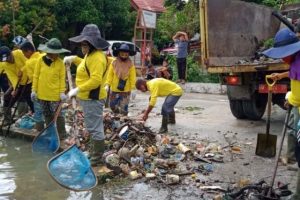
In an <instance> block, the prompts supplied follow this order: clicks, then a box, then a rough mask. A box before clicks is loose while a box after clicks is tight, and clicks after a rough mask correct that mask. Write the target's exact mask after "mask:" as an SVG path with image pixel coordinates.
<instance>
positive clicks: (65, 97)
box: [60, 93, 68, 101]
mask: <svg viewBox="0 0 300 200" xmlns="http://www.w3.org/2000/svg"><path fill="white" fill-rule="evenodd" d="M67 98H68V97H67V95H66V94H65V93H60V100H61V101H66V100H67Z"/></svg>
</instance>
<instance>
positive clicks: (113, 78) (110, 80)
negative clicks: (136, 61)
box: [105, 63, 136, 92]
mask: <svg viewBox="0 0 300 200" xmlns="http://www.w3.org/2000/svg"><path fill="white" fill-rule="evenodd" d="M119 80H120V79H119V77H118V76H117V74H116V73H115V70H114V68H113V63H111V64H110V66H109V69H108V74H107V80H106V83H105V84H107V85H109V86H110V89H111V91H113V92H130V91H131V90H132V89H134V88H135V82H136V71H135V66H134V65H132V66H131V67H130V68H129V73H128V76H127V77H125V80H126V84H125V87H124V90H123V91H121V90H119V89H118V84H119Z"/></svg>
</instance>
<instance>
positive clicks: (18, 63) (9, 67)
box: [2, 49, 28, 89]
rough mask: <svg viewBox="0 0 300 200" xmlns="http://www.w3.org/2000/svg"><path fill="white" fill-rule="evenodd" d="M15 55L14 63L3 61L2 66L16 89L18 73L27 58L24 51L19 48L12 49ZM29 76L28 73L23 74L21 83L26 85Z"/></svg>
mask: <svg viewBox="0 0 300 200" xmlns="http://www.w3.org/2000/svg"><path fill="white" fill-rule="evenodd" d="M12 54H13V57H14V63H8V62H3V63H2V65H3V66H2V67H3V68H4V71H5V73H6V75H7V78H8V80H9V81H10V83H11V85H12V86H13V88H14V89H16V87H17V85H18V80H19V79H18V73H19V72H20V71H21V69H22V68H23V67H24V65H25V62H26V60H27V58H26V57H25V56H24V54H23V52H22V51H21V50H19V49H17V50H14V51H12ZM27 81H28V77H27V76H26V74H23V75H22V78H21V80H20V82H19V84H20V85H26V84H27V83H28V82H27Z"/></svg>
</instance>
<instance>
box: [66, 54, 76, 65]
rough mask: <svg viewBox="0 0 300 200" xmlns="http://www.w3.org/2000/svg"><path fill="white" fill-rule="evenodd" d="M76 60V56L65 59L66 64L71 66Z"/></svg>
mask: <svg viewBox="0 0 300 200" xmlns="http://www.w3.org/2000/svg"><path fill="white" fill-rule="evenodd" d="M75 58H76V56H65V57H64V64H69V65H71V64H72V62H73V61H74V59H75Z"/></svg>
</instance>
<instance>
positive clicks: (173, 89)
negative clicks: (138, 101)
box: [135, 78, 183, 133]
mask: <svg viewBox="0 0 300 200" xmlns="http://www.w3.org/2000/svg"><path fill="white" fill-rule="evenodd" d="M135 86H136V88H137V89H138V90H140V91H142V92H147V91H149V92H150V102H149V105H148V108H147V109H146V110H145V111H144V113H143V117H142V118H143V120H144V121H146V120H147V119H148V115H149V113H150V112H151V110H152V109H153V107H154V106H155V104H156V101H157V97H166V99H165V101H164V103H163V105H162V109H161V115H162V124H161V128H160V129H159V132H160V133H166V132H168V123H172V124H175V121H176V120H175V111H174V107H175V105H176V103H177V102H178V100H179V99H180V97H181V95H182V93H183V91H182V88H181V87H180V86H179V85H177V84H176V83H174V82H172V81H169V80H167V79H164V78H155V79H152V80H150V81H146V80H144V79H138V80H137V81H136V84H135Z"/></svg>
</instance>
